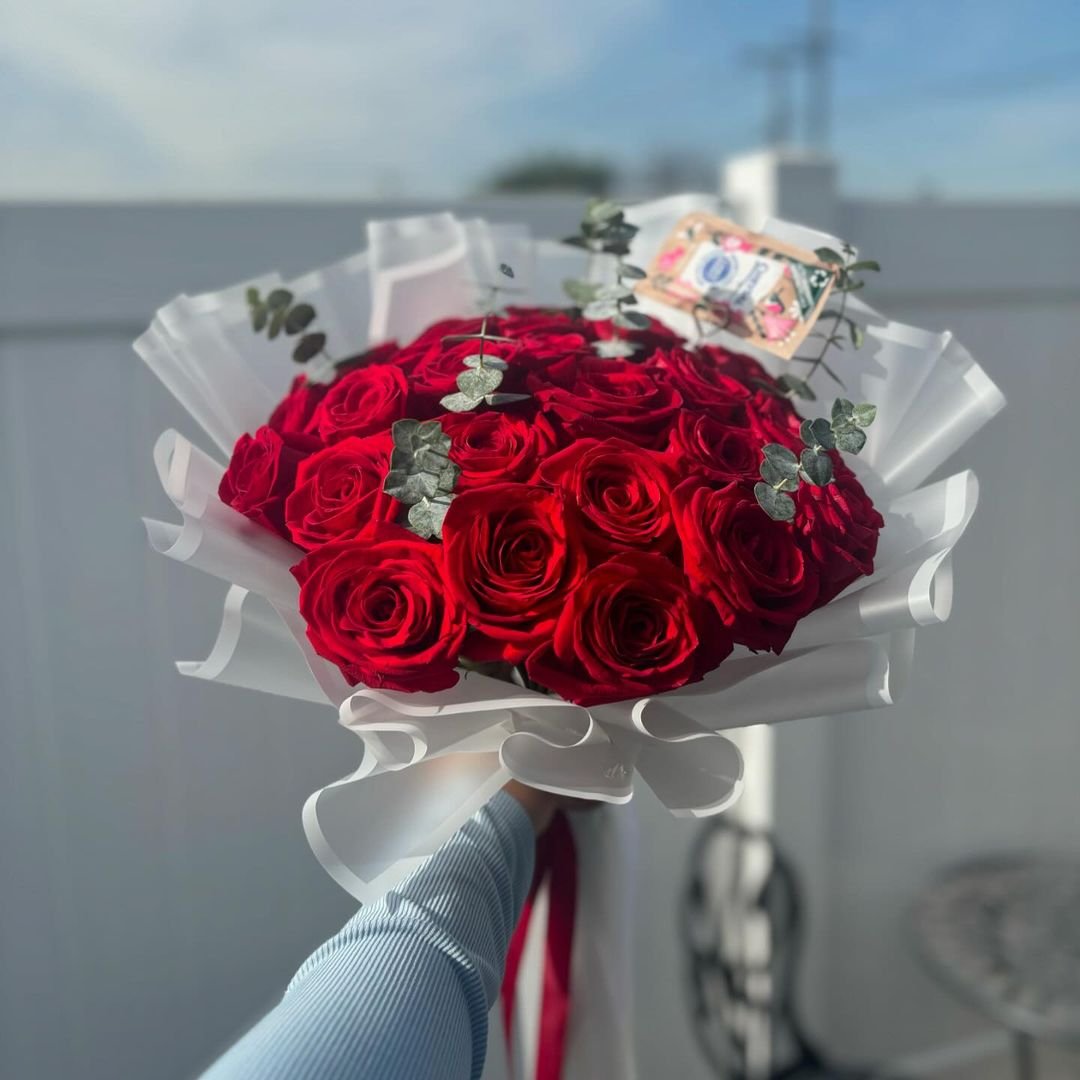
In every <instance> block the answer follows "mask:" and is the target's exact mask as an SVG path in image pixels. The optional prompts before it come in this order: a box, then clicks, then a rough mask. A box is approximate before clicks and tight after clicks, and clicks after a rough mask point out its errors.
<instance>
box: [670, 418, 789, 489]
mask: <svg viewBox="0 0 1080 1080" xmlns="http://www.w3.org/2000/svg"><path fill="white" fill-rule="evenodd" d="M768 441H769V440H768V439H763V438H762V437H761V435H760V434H758V432H757V431H755V430H754V429H753V428H747V427H742V426H737V425H733V424H730V423H728V422H727V421H725V420H722V419H718V418H717V417H716V416H714V415H713V414H712V413H709V412H691V411H689V410H686V411H684V412H681V413H679V418H678V419H677V420H676V421H675V426H674V427H673V428H672V429H671V442H670V444H669V448H668V453H669V454H671V455H672V457H673V459H674V460H675V461H677V462H678V463H679V465H680V467H684V468H687V469H692V470H694V471H695V472H698V473H700V474H701V475H702V476H706V477H708V478H709V479H710V480H716V481H719V482H721V483H725V482H727V481H728V480H746V479H753V480H754V481H756V480H757V478H758V466H759V465H760V464H761V448H762V446H764V445H765V443H766V442H768Z"/></svg>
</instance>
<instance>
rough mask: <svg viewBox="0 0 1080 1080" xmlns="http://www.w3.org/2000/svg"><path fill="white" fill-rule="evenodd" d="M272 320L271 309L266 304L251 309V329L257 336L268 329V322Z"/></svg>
mask: <svg viewBox="0 0 1080 1080" xmlns="http://www.w3.org/2000/svg"><path fill="white" fill-rule="evenodd" d="M269 318H270V309H269V308H268V307H267V306H266V305H265V304H253V305H252V307H251V329H252V330H254V331H255V333H256V334H260V333H262V331H263V330H264V329H266V321H267V319H269Z"/></svg>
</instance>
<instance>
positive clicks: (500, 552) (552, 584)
mask: <svg viewBox="0 0 1080 1080" xmlns="http://www.w3.org/2000/svg"><path fill="white" fill-rule="evenodd" d="M568 510H569V511H570V512H569V513H568ZM443 545H444V547H445V550H446V574H447V588H448V589H449V590H450V591H451V592H452V593H454V594H455V595H456V597H457V598H458V600H459V602H460V603H461V604H462V606H463V607H464V608H465V611H466V614H467V617H468V621H469V627H470V629H471V630H472V631H474V632H473V633H471V634H470V636H469V641H468V643H467V646H466V649H465V653H466V655H467V656H468V657H469V659H470V660H481V661H488V660H506V661H509V662H510V663H512V664H516V663H519V662H520V661H521V660H523V659H524V658H525V657H526V656H527V655H528V654H529V653H530V652H531V651H532V650H533V649H534V648H535V647H536V646H537V645H538V644H539V643H540V642H541V641H543V640H544V638H546V637H547V636H549V635H550V633H551V631H552V629H553V628H554V626H555V620H556V618H557V617H558V614H559V611H560V610H561V609H562V607H563V605H564V604H565V602H566V597H567V594H568V593H569V592H570V591H571V590H572V589H573V588H574V586H575V584H576V583H577V581H578V580H579V578H580V577H581V575H582V573H584V570H585V553H584V548H583V547H582V546H581V542H580V537H579V527H578V525H577V522H576V520H575V518H574V517H573V516H572V508H568V507H567V506H566V504H565V501H564V498H563V495H562V493H561V492H558V491H547V490H545V489H543V488H539V487H531V486H529V485H526V484H492V485H490V486H489V487H485V488H478V489H476V490H474V491H466V492H464V493H463V494H461V495H459V496H458V497H457V498H456V499H454V501H453V502H452V503H451V504H450V510H449V511H448V513H447V515H446V519H445V521H444V522H443Z"/></svg>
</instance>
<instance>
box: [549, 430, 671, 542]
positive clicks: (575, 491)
mask: <svg viewBox="0 0 1080 1080" xmlns="http://www.w3.org/2000/svg"><path fill="white" fill-rule="evenodd" d="M540 475H541V477H542V478H543V479H544V481H545V482H546V483H549V484H551V485H553V486H554V487H559V488H562V490H563V491H565V492H566V494H567V495H568V496H569V497H570V498H572V499H573V500H574V502H575V503H576V504H577V506H578V509H579V510H580V511H581V516H582V517H583V518H584V519H585V522H586V523H587V524H588V526H590V527H589V528H588V530H587V531H586V534H585V535H586V540H587V541H588V542H589V544H590V546H591V547H592V548H593V549H598V550H600V551H604V552H607V553H610V552H611V551H620V550H622V551H626V550H633V549H645V550H648V551H653V552H668V551H670V550H671V548H672V547H673V546H674V545H675V542H676V540H677V537H676V535H675V523H674V520H673V519H672V516H671V492H672V489H673V488H674V487H675V485H676V484H677V483H678V482H679V477H678V474H677V472H676V470H675V468H674V465H673V459H672V458H671V457H670V456H668V455H666V454H661V453H658V452H656V451H655V450H646V449H644V448H643V447H640V446H635V445H634V444H633V443H628V442H626V440H624V439H604V440H603V441H600V440H597V439H578V440H577V441H576V442H574V443H571V445H570V446H568V447H567V448H566V449H565V450H561V451H560V452H559V453H557V454H555V455H554V457H551V458H549V459H548V460H547V461H546V462H545V463H544V464H543V466H541V469H540Z"/></svg>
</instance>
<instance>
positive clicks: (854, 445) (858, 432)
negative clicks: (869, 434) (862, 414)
mask: <svg viewBox="0 0 1080 1080" xmlns="http://www.w3.org/2000/svg"><path fill="white" fill-rule="evenodd" d="M865 445H866V432H865V431H863V430H862V429H861V428H857V427H853V428H845V429H844V430H843V431H838V432H837V433H836V449H837V450H843V451H844V452H845V453H847V454H857V453H858V452H859V451H860V450H861V449H862V448H863V447H864V446H865Z"/></svg>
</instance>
